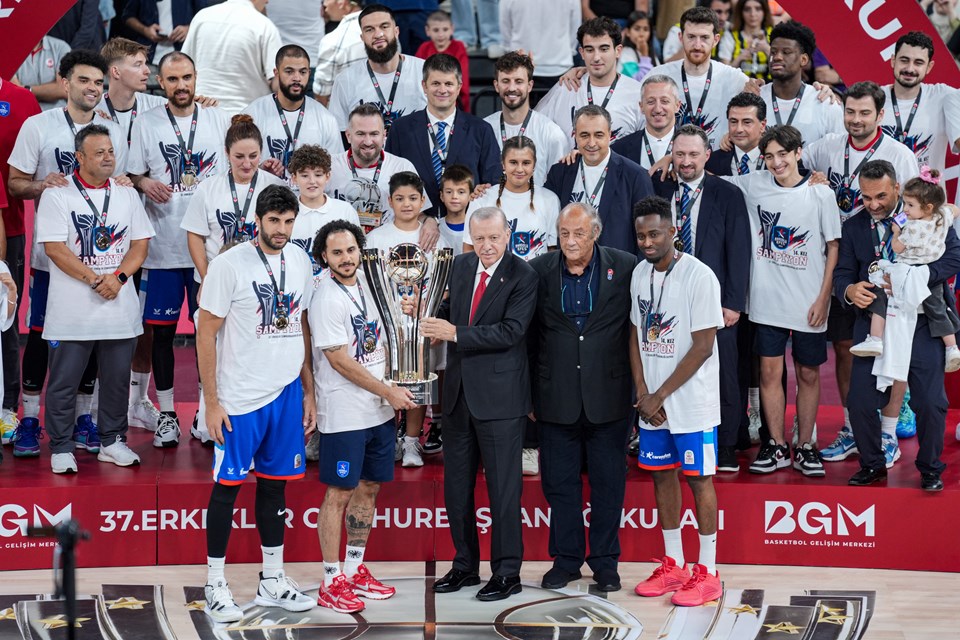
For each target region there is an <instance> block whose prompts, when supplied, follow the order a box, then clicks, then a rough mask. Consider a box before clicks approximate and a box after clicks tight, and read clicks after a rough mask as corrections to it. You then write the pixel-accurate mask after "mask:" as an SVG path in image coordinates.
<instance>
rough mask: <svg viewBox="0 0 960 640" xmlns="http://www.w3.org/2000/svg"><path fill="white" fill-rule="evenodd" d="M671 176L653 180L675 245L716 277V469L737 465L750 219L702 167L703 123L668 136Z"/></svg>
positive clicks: (737, 198)
mask: <svg viewBox="0 0 960 640" xmlns="http://www.w3.org/2000/svg"><path fill="white" fill-rule="evenodd" d="M672 157H673V166H674V168H675V170H676V172H677V177H678V179H679V182H678V181H676V180H666V181H661V180H660V178H659V176H655V177H654V180H653V184H654V188H655V189H656V191H657V195H659V196H661V197H663V198H666V199H667V200H669V201H670V202H671V203H672V206H673V210H674V217H675V220H676V227H677V240H676V245H677V248H678V249H680V250H681V251H683V252H684V253H690V254H693V255H694V256H695V257H696V258H697V259H698V260H700V262H703V263H704V264H706V265H707V266H708V267H710V269H711V270H712V271H713V273H714V275H716V276H717V280H719V281H720V296H721V297H720V302H721V304H722V306H723V322H724V328H723V329H721V330H720V331H718V332H717V350H718V352H719V356H720V415H721V421H720V429H719V433H718V437H717V440H718V443H717V444H718V451H717V470H718V471H734V472H735V471H738V470H739V469H740V465H739V463H738V462H737V455H736V444H737V432H738V430H739V428H740V409H741V404H740V383H739V375H738V354H737V323H738V322H739V320H740V313H741V312H742V311H743V310H744V309H745V308H746V299H747V289H748V284H749V279H750V225H749V220H748V218H747V205H746V203H745V202H744V199H743V194H742V193H741V192H740V190H739V189H738V188H737V187H735V186H733V185H732V184H730V183H728V182H726V181H725V180H723V179H721V178H718V177H716V176H712V175H709V174H707V173H705V172H704V167H705V165H706V163H707V160H708V158H709V157H710V145H709V142H708V140H707V135H706V134H705V133H704V132H703V129H701V128H699V127H697V126H696V125H692V124H685V125H683V126H682V127H680V128H679V129H677V134H676V135H675V136H674V138H673V150H672Z"/></svg>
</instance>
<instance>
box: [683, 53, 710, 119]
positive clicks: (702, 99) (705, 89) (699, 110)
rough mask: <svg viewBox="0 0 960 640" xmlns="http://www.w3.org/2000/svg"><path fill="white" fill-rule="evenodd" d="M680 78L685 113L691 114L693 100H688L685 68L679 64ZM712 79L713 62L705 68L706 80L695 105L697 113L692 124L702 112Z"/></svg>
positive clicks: (688, 89)
mask: <svg viewBox="0 0 960 640" xmlns="http://www.w3.org/2000/svg"><path fill="white" fill-rule="evenodd" d="M680 80H681V82H682V83H683V98H684V100H686V103H687V113H689V114H693V102H692V101H691V100H690V86H689V85H688V84H687V70H686V69H684V68H683V65H682V64H681V65H680ZM712 81H713V64H711V65H710V66H709V67H708V68H707V81H706V83H705V84H704V85H703V93H702V94H700V104H699V105H697V115H696V120H695V121H694V124H696V123H697V122H699V121H700V116H701V115H702V114H703V105H704V104H706V102H707V94H708V93H710V83H711V82H712Z"/></svg>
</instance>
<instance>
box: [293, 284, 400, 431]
mask: <svg viewBox="0 0 960 640" xmlns="http://www.w3.org/2000/svg"><path fill="white" fill-rule="evenodd" d="M343 286H344V288H345V289H346V291H344V290H342V289H341V288H340V286H338V283H337V281H336V280H335V279H334V278H324V279H323V280H322V281H321V282H320V285H319V287H318V288H317V291H316V293H315V294H314V297H313V303H312V304H311V306H310V331H311V336H312V338H311V339H312V341H313V369H314V375H315V376H316V379H317V384H316V389H317V394H318V396H319V398H318V402H317V406H318V413H319V415H318V416H317V428H318V429H319V430H320V433H343V432H345V431H357V430H359V429H368V428H370V427H375V426H377V425H380V424H383V423H384V422H386V421H387V420H389V419H390V418H391V417H393V408H391V407H390V405H389V404H387V403H386V402H382V401H381V399H380V397H379V396H377V395H375V394H372V393H370V392H369V391H367V390H365V389H363V388H361V387H359V386H358V385H356V384H354V383H353V382H350V381H349V380H347V379H346V378H344V377H343V376H342V375H340V374H339V373H337V372H336V371H335V370H334V369H333V367H332V366H331V365H330V362H329V361H327V357H326V356H325V355H324V354H323V350H324V349H327V348H330V347H339V346H344V347H346V349H347V353H348V355H349V356H350V357H351V358H353V359H354V360H355V361H357V362H358V363H359V364H360V365H362V366H363V367H364V368H365V369H366V370H367V371H368V372H369V373H370V375H372V376H373V377H374V378H376V379H377V380H383V379H384V377H385V375H386V359H387V336H386V333H384V329H383V323H382V322H381V321H380V314H379V313H378V312H377V305H376V302H375V301H374V299H373V293H372V292H371V291H370V288H369V286H368V285H367V282H366V280H365V278H364V276H363V271H362V270H358V271H357V284H354V285H352V286H347V285H343ZM348 293H349V295H348ZM351 296H352V298H353V299H352V300H351ZM364 307H366V308H365V309H364ZM364 311H366V313H364Z"/></svg>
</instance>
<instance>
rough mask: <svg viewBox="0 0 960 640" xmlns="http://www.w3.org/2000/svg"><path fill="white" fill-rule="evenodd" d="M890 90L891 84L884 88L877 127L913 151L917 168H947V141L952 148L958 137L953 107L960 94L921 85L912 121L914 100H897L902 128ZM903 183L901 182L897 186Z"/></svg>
mask: <svg viewBox="0 0 960 640" xmlns="http://www.w3.org/2000/svg"><path fill="white" fill-rule="evenodd" d="M891 89H892V90H893V91H896V89H893V85H887V86H885V87H884V88H883V92H884V93H885V94H886V96H887V100H886V103H885V105H884V107H883V120H882V121H881V122H880V128H881V129H882V130H883V132H884V133H885V134H887V135H888V136H890V137H892V138H894V139H895V140H898V141H899V142H901V143H903V144H904V145H905V146H906V147H907V148H908V149H910V150H911V151H913V154H914V156H916V158H917V166H918V167H922V166H924V165H928V166H930V167H932V168H934V169H938V170H939V171H941V172H942V171H943V170H944V167H945V166H946V158H947V155H946V154H947V146H948V144H947V143H948V141H949V143H950V144H951V145H952V143H953V141H954V140H956V139H957V138H958V137H960V122H957V118H956V117H955V116H957V115H960V114H958V113H955V112H954V107H953V105H954V104H955V103H956V101H957V100H958V99H960V92H958V91H957V90H956V89H954V88H953V87H951V86H949V85H945V84H924V85H922V86H921V89H920V96H919V100H916V103H917V111H916V113H915V114H914V115H913V116H912V118H911V115H910V112H911V111H912V110H913V104H914V101H915V99H913V98H911V99H909V100H908V99H901V100H897V102H896V104H897V108H898V109H899V111H900V125H901V126H900V127H898V126H897V114H896V112H895V110H894V108H893V107H894V102H893V94H892V91H891ZM901 93H902V91H901ZM908 123H909V126H907V124H908ZM904 129H906V131H904ZM898 177H899V174H898ZM904 182H905V181H904V180H901V181H900V184H903V183H904Z"/></svg>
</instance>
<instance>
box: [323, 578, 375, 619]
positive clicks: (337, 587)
mask: <svg viewBox="0 0 960 640" xmlns="http://www.w3.org/2000/svg"><path fill="white" fill-rule="evenodd" d="M317 604H318V605H320V606H321V607H327V608H328V609H333V610H334V611H336V612H337V613H357V612H358V611H363V608H364V607H365V606H366V605H365V604H363V602H362V601H361V600H360V598H358V597H357V594H355V593H354V592H353V589H351V588H350V583H349V582H347V576H345V575H343V574H342V573H341V574H340V575H338V576H337V577H336V578H334V579H333V584H331V585H330V586H329V587H327V586H325V585H323V584H321V585H320V590H319V596H318V597H317Z"/></svg>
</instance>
